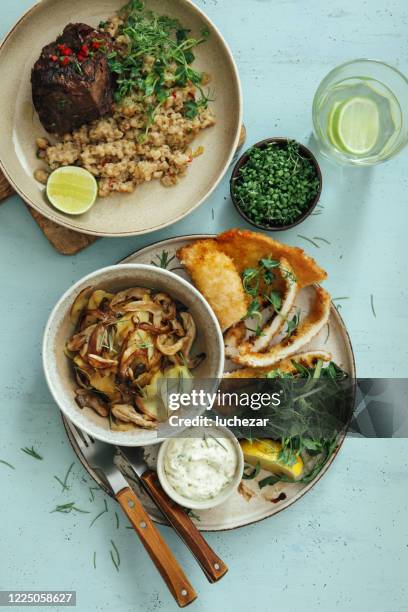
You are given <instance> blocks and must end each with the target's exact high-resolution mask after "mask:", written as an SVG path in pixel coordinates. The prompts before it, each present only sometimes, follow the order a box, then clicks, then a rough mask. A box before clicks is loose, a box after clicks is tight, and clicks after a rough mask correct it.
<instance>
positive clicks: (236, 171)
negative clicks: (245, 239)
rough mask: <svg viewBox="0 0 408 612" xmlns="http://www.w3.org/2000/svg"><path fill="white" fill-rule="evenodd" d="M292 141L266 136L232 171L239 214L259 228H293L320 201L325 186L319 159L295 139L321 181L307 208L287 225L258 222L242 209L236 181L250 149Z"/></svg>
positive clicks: (232, 194) (235, 202) (232, 189)
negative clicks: (236, 189)
mask: <svg viewBox="0 0 408 612" xmlns="http://www.w3.org/2000/svg"><path fill="white" fill-rule="evenodd" d="M291 141H293V140H292V139H290V138H281V137H276V138H266V139H265V140H261V141H260V142H257V143H255V144H254V145H252V147H250V148H249V149H247V150H246V151H245V153H244V154H243V155H242V156H241V157H240V158H239V160H238V161H237V163H236V164H235V167H234V170H233V172H232V175H231V179H230V193H231V199H232V202H233V204H234V206H235V208H236V209H237V211H238V212H239V214H240V215H241V217H242V218H243V219H245V221H246V222H247V223H250V224H251V225H253V226H254V227H257V228H258V229H261V230H267V231H269V232H282V231H284V230H287V229H291V228H292V227H295V226H296V225H299V223H302V221H304V220H305V219H306V218H307V217H308V216H309V215H310V214H311V213H312V212H313V210H314V209H315V207H316V204H317V203H318V201H319V199H320V196H321V193H322V188H323V178H322V173H321V170H320V166H319V164H318V162H317V159H316V158H315V156H314V155H313V153H312V152H311V151H310V150H309V149H308V148H307V147H305V146H304V145H302V144H301V143H300V142H297V141H295V142H296V144H297V145H298V147H299V152H300V153H301V155H302V156H303V157H306V158H307V159H310V160H311V161H312V163H313V166H314V168H315V170H316V176H317V179H318V181H319V190H318V192H317V194H316V196H315V197H314V198H313V199H312V200H311V201H310V203H309V205H308V207H307V208H306V210H305V211H304V212H303V213H302V214H301V215H300V216H299V217H298V218H297V219H296V220H295V221H293V222H292V223H288V224H287V225H264V224H262V223H256V222H255V221H253V220H252V219H250V217H248V215H247V214H246V213H245V212H244V211H243V210H242V209H241V206H240V204H239V202H238V201H237V198H236V197H235V194H234V183H235V182H236V180H237V179H238V176H239V171H240V169H241V168H242V167H243V166H245V164H246V163H247V161H248V158H249V155H248V154H249V151H250V150H251V149H253V148H254V147H257V148H258V149H265V148H266V146H267V145H268V144H271V143H274V144H275V145H276V147H277V148H280V149H283V148H285V147H286V146H287V145H288V143H289V142H291Z"/></svg>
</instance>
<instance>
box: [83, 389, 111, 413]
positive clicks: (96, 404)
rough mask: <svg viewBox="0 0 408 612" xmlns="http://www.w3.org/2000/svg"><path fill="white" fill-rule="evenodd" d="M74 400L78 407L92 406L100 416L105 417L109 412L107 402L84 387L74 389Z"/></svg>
mask: <svg viewBox="0 0 408 612" xmlns="http://www.w3.org/2000/svg"><path fill="white" fill-rule="evenodd" d="M75 401H76V403H77V404H78V406H79V407H80V408H92V409H93V410H95V412H97V413H98V414H99V415H100V416H102V417H107V416H108V414H109V406H108V404H107V403H106V402H105V401H104V400H103V399H102V398H101V397H98V396H97V395H95V394H94V393H92V392H91V391H87V390H86V389H77V390H76V391H75Z"/></svg>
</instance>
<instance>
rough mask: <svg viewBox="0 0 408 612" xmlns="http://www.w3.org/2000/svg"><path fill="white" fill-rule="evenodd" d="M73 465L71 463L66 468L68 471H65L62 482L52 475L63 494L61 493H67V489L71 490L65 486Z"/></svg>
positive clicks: (73, 463)
mask: <svg viewBox="0 0 408 612" xmlns="http://www.w3.org/2000/svg"><path fill="white" fill-rule="evenodd" d="M74 465H75V462H74V461H73V462H72V463H71V465H70V466H69V468H68V470H67V473H66V474H65V478H64V480H61V478H59V477H58V476H55V475H54V478H55V480H56V481H57V482H59V483H60V485H61V487H62V492H63V491H69V489H70V488H71V487H69V486H68V484H67V483H68V478H69V475H70V473H71V470H72V468H73V467H74Z"/></svg>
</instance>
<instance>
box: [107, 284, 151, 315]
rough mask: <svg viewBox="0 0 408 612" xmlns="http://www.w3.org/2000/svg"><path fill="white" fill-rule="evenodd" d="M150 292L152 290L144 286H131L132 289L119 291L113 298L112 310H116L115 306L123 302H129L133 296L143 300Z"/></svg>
mask: <svg viewBox="0 0 408 612" xmlns="http://www.w3.org/2000/svg"><path fill="white" fill-rule="evenodd" d="M148 294H150V290H149V289H145V288H144V287H131V288H130V289H125V290H124V291H119V293H117V294H116V295H115V297H114V298H113V299H112V300H111V303H110V307H111V309H112V310H115V307H116V306H117V305H118V304H121V303H122V302H127V301H129V300H131V299H132V298H137V299H139V300H143V299H144V297H145V296H146V295H148Z"/></svg>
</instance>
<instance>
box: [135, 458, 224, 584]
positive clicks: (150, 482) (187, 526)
mask: <svg viewBox="0 0 408 612" xmlns="http://www.w3.org/2000/svg"><path fill="white" fill-rule="evenodd" d="M141 479H142V482H143V484H144V485H145V487H146V489H147V490H148V492H149V494H150V495H151V497H152V498H153V500H154V501H155V502H156V504H157V505H158V506H159V508H160V510H161V511H162V512H163V514H164V515H165V517H166V518H168V520H169V521H170V523H171V525H172V526H173V528H174V529H175V531H176V532H177V533H178V535H179V536H180V538H181V539H182V540H183V542H184V543H185V544H186V546H188V548H189V549H190V550H191V552H192V553H193V555H194V557H195V558H196V559H197V561H198V563H199V564H200V566H201V568H202V569H203V571H204V573H205V575H206V576H207V578H208V580H209V581H210V582H217V580H219V579H220V578H222V577H223V576H224V575H225V574H226V573H227V572H228V567H227V566H226V565H225V563H224V561H222V560H221V559H220V558H219V557H218V556H217V555H216V554H215V552H214V551H213V550H212V548H211V547H210V546H209V544H208V543H207V542H206V541H205V540H204V538H203V536H202V535H201V533H200V532H199V531H198V529H197V527H196V526H195V525H194V523H193V521H192V520H191V519H190V517H189V516H188V514H187V513H186V511H185V510H184V509H183V508H182V507H181V506H179V505H178V504H176V502H174V501H173V500H172V499H170V497H169V496H168V495H167V494H166V493H165V492H164V491H163V489H162V487H161V485H160V482H159V479H158V477H157V474H156V472H152V471H150V470H148V471H146V472H145V473H144V474H142V477H141Z"/></svg>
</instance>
